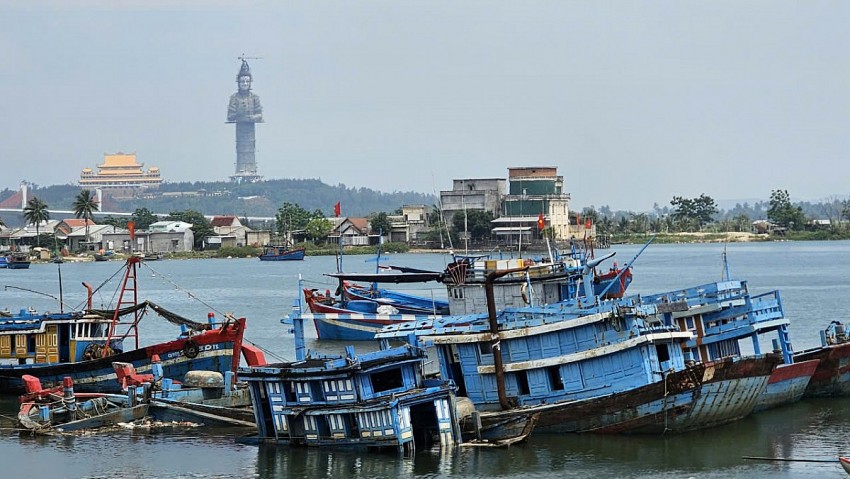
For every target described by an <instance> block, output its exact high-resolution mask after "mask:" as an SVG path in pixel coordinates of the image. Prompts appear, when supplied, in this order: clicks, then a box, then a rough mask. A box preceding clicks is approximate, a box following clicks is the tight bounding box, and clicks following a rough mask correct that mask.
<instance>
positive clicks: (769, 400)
mask: <svg viewBox="0 0 850 479" xmlns="http://www.w3.org/2000/svg"><path fill="white" fill-rule="evenodd" d="M819 363H820V360H819V359H811V360H809V361H803V362H799V363H793V364H780V365H779V366H777V367H776V369H775V370H774V371H773V373H772V374H771V375H770V379H769V380H768V381H767V387H766V388H765V389H764V392H763V393H762V394H761V397H759V401H758V403H756V407H755V409H754V412H758V411H764V410H765V409H771V408H774V407H778V406H784V405H786V404H793V403H795V402H797V401H799V400H800V399H802V398H803V393H805V392H806V387H807V386H808V385H809V382H810V381H811V379H812V375H813V374H814V373H815V370H816V369H817V367H818V364H819Z"/></svg>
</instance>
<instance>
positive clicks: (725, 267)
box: [720, 244, 732, 281]
mask: <svg viewBox="0 0 850 479" xmlns="http://www.w3.org/2000/svg"><path fill="white" fill-rule="evenodd" d="M721 257H722V258H723V271H722V272H721V273H720V279H722V280H723V281H729V280H730V279H732V275H731V274H730V273H729V259H728V258H727V257H726V244H724V245H723V253H722V254H721Z"/></svg>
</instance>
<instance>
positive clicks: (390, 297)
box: [345, 282, 449, 314]
mask: <svg viewBox="0 0 850 479" xmlns="http://www.w3.org/2000/svg"><path fill="white" fill-rule="evenodd" d="M345 295H346V298H347V299H348V300H359V301H374V302H375V303H377V304H378V306H390V307H392V308H395V309H396V310H397V311H398V312H399V313H401V314H449V302H448V301H446V300H442V299H433V298H430V299H429V298H425V297H422V296H417V295H414V294H408V293H404V292H401V291H394V290H390V289H385V288H379V287H378V286H377V283H372V286H371V287H366V286H361V285H357V284H353V283H348V282H346V283H345Z"/></svg>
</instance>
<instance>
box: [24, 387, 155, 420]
mask: <svg viewBox="0 0 850 479" xmlns="http://www.w3.org/2000/svg"><path fill="white" fill-rule="evenodd" d="M23 380H24V384H25V385H26V393H25V394H24V395H22V396H21V397H20V403H21V406H20V410H19V411H18V425H19V427H20V428H21V430H22V431H26V432H29V433H32V434H49V433H55V432H72V431H79V430H82V429H87V430H88V429H97V428H101V427H105V426H114V425H116V424H119V423H126V422H131V421H134V420H137V419H142V418H143V417H145V415H146V414H147V411H148V404H147V403H146V401H145V400H144V399H140V398H137V397H136V391H135V390H133V391H131V392H130V393H129V395H119V394H104V393H88V394H87V393H77V392H75V391H74V381H73V379H71V378H70V377H65V378H63V381H62V385H60V386H56V387H53V388H50V389H43V388H42V387H41V382H40V381H39V380H38V378H36V377H33V376H30V375H25V376H24V377H23Z"/></svg>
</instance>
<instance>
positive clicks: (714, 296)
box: [634, 260, 820, 411]
mask: <svg viewBox="0 0 850 479" xmlns="http://www.w3.org/2000/svg"><path fill="white" fill-rule="evenodd" d="M724 262H725V260H724ZM727 271H728V269H727ZM727 277H728V276H727ZM634 300H635V301H639V302H641V303H642V304H656V305H663V304H671V303H678V304H681V305H683V306H682V307H681V308H680V310H678V311H674V312H671V313H670V315H671V318H672V320H673V322H674V323H675V324H676V325H678V327H679V329H680V330H681V331H690V332H692V333H693V334H694V337H693V339H690V340H688V341H687V342H686V343H685V344H684V345H683V347H684V348H685V356H686V358H687V359H688V360H689V361H702V362H707V361H712V360H716V359H719V358H722V357H730V356H731V357H742V356H744V355H746V354H747V353H746V352H744V350H743V347H742V346H744V347H749V349H751V350H752V352H753V354H755V355H760V354H762V349H763V347H764V346H763V345H762V344H761V342H760V339H761V338H769V337H770V336H775V337H773V338H772V340H771V343H770V344H771V345H772V346H771V348H770V350H772V351H774V352H775V353H777V354H779V355H781V357H782V364H780V365H779V366H777V368H776V369H775V370H774V371H773V372H772V373H771V375H770V378H769V380H768V384H767V387H766V388H765V390H764V392H763V393H762V394H761V396H760V398H759V401H758V403H757V404H756V407H755V411H761V410H765V409H770V408H773V407H776V406H781V405H785V404H791V403H794V402H797V401H799V400H800V399H801V398H802V397H803V393H804V392H805V390H806V387H807V386H808V384H809V382H810V380H811V378H812V375H813V374H814V372H815V368H817V366H818V363H819V362H820V361H819V360H817V359H810V360H797V359H795V358H794V356H793V349H792V345H791V340H790V338H789V334H788V325H789V324H790V321H789V320H788V319H787V318H785V317H784V309H783V307H782V298H781V295H780V294H779V291H769V292H766V293H762V294H758V295H751V294H750V292H749V287H748V285H747V282H746V281H735V280H728V281H719V282H714V283H707V284H703V285H699V286H695V287H691V288H683V289H678V290H675V291H670V292H666V293H659V294H653V295H641V296H640V297H637V298H634ZM742 343H743V344H742Z"/></svg>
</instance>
